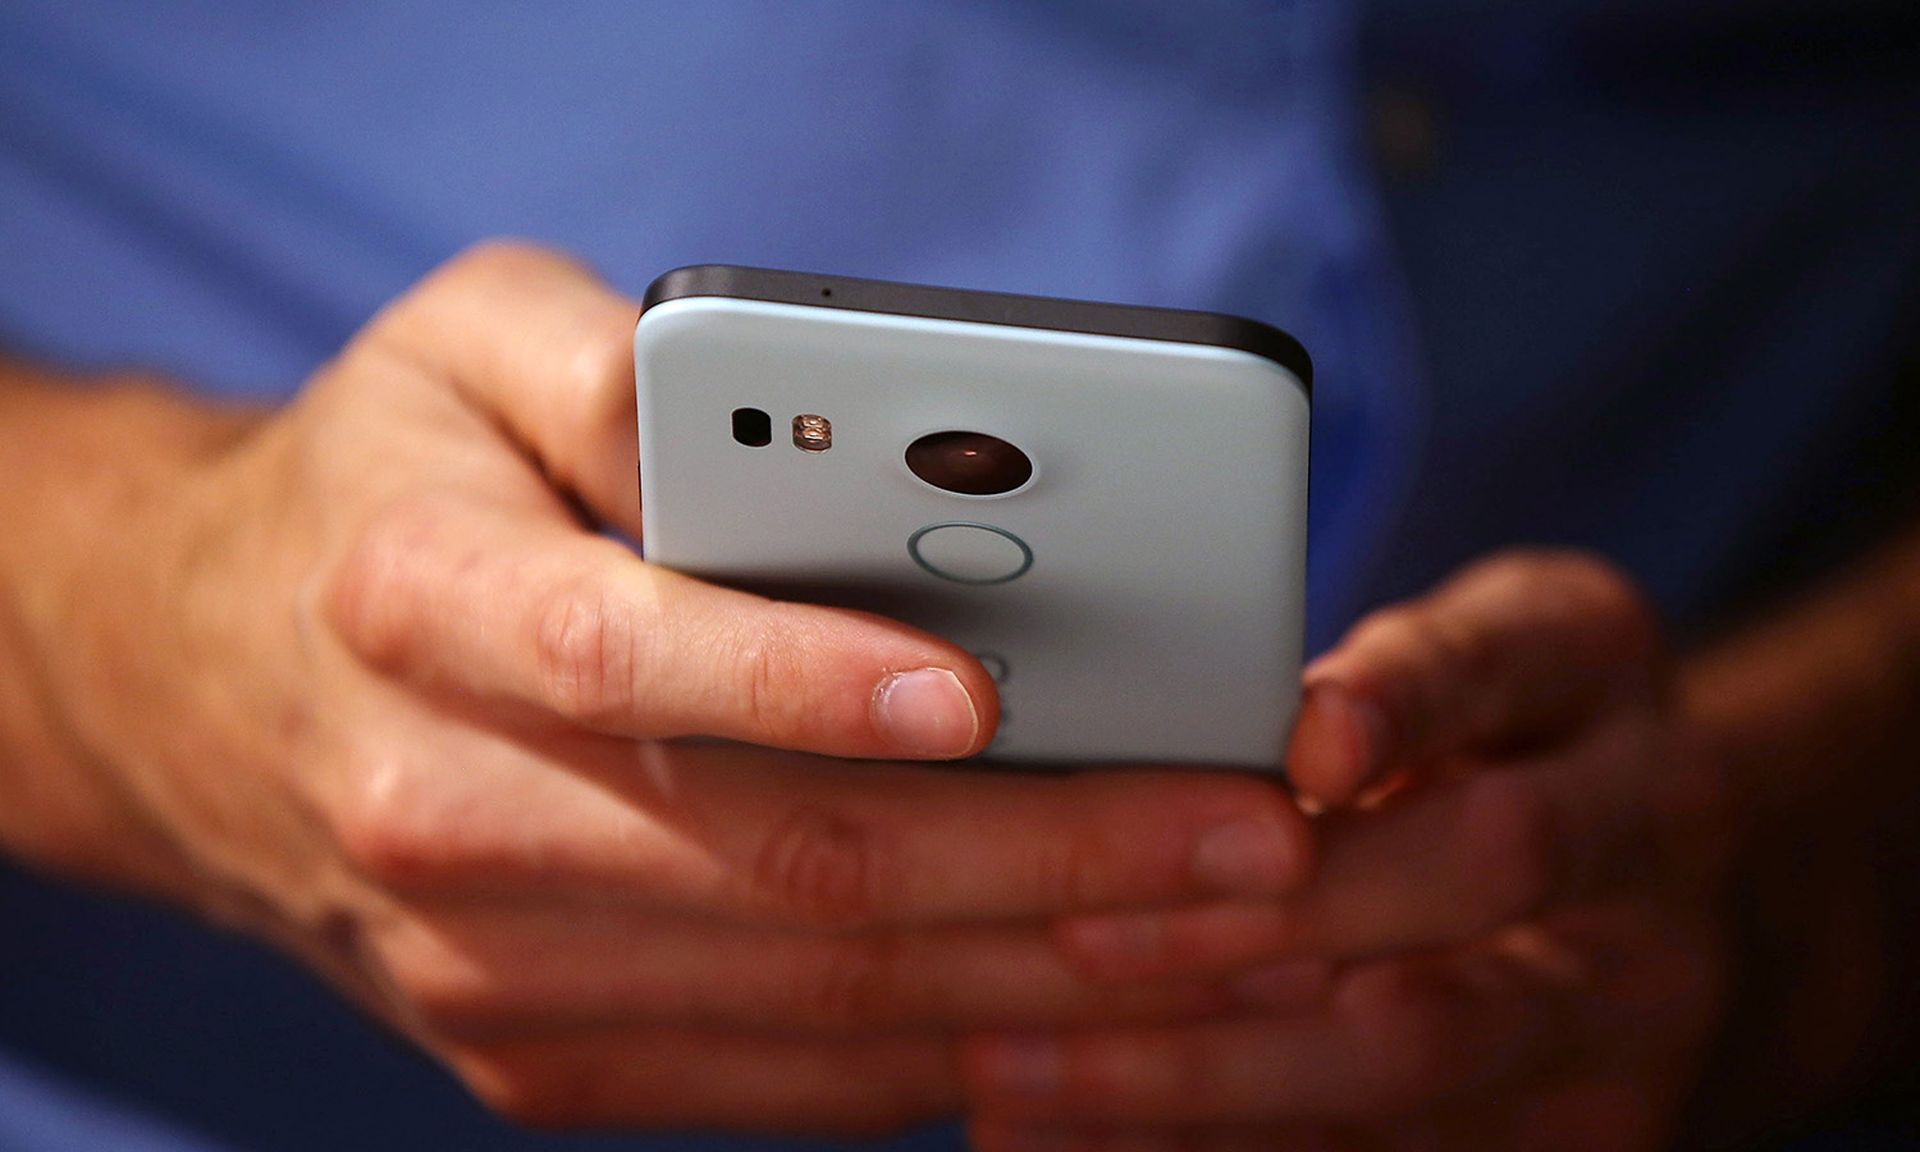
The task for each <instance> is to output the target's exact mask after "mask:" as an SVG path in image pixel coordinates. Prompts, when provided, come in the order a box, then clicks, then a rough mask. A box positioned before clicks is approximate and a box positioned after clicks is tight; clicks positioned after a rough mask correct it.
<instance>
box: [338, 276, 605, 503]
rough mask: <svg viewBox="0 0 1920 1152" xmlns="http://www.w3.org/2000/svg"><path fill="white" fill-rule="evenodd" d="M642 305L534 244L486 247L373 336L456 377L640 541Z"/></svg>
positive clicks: (547, 470) (544, 463) (406, 303)
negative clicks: (636, 378)
mask: <svg viewBox="0 0 1920 1152" xmlns="http://www.w3.org/2000/svg"><path fill="white" fill-rule="evenodd" d="M639 314H640V305H639V304H638V303H637V302H635V301H633V300H629V299H627V298H626V297H624V296H621V295H620V294H618V293H616V292H614V291H613V290H612V289H611V288H609V287H607V285H606V284H604V283H602V282H601V280H600V279H599V277H597V276H595V275H594V274H593V273H592V272H591V271H590V270H589V269H588V268H587V267H586V266H585V265H583V264H581V263H579V262H578V261H575V260H573V259H570V258H569V257H567V256H564V255H562V254H560V253H558V252H554V251H551V250H549V249H545V248H541V247H538V246H535V245H532V244H523V243H513V242H507V241H493V242H489V243H486V244H480V245H477V246H475V247H473V248H470V249H468V250H467V251H465V252H463V253H461V254H460V255H459V256H457V257H455V258H454V259H452V260H449V261H448V262H447V263H445V264H443V265H441V266H440V267H439V268H438V269H436V270H435V271H434V272H433V274H432V275H430V276H428V277H427V278H426V279H425V280H423V281H421V282H420V283H419V284H418V285H417V286H415V287H414V288H413V289H412V290H411V291H409V292H407V293H406V294H405V295H403V296H401V297H400V298H399V299H397V300H395V301H394V302H393V303H392V304H389V305H388V306H387V308H386V309H385V310H384V311H383V312H382V313H381V314H380V315H379V316H378V317H377V318H376V319H375V320H374V322H373V323H372V324H370V325H369V326H368V328H367V331H366V333H365V335H364V337H363V339H365V340H368V341H371V342H374V343H376V344H380V345H383V346H385V347H387V348H390V349H392V350H394V351H395V352H397V353H399V354H400V355H402V356H404V357H405V358H406V359H407V360H408V361H410V362H411V363H414V364H417V365H419V366H420V367H421V368H423V369H424V370H426V371H428V372H429V373H430V374H432V375H434V376H436V377H438V378H441V379H445V380H447V381H448V382H449V383H451V384H452V385H453V387H454V388H456V389H457V390H458V392H459V394H460V396H461V397H462V398H463V399H464V400H465V401H466V402H467V403H468V404H470V405H472V406H473V407H474V408H477V409H479V410H481V411H482V412H483V413H484V414H486V415H487V416H488V417H489V418H490V419H492V420H494V421H495V422H497V423H498V424H499V425H500V426H501V427H502V428H503V429H505V430H506V432H507V433H508V434H509V435H510V436H512V437H513V438H514V439H515V440H516V441H518V442H519V444H520V446H521V447H522V449H524V450H525V451H526V452H527V453H528V454H530V455H531V456H532V457H533V458H534V460H535V461H536V462H537V463H538V464H539V466H540V469H541V471H542V473H543V474H545V475H546V476H547V477H548V478H550V479H551V480H552V481H553V482H554V483H556V484H557V485H559V486H560V487H561V488H563V489H565V490H566V491H567V492H569V493H571V494H572V495H574V496H577V497H578V498H579V499H580V500H581V502H582V503H584V504H585V505H586V506H587V508H588V509H590V510H591V511H592V512H593V513H594V515H595V516H597V517H598V518H599V519H600V520H602V521H603V522H605V523H608V524H612V525H613V526H615V527H617V528H619V529H620V530H621V531H623V532H625V533H627V534H628V535H630V536H632V537H633V538H634V539H638V538H639V536H640V498H639V473H638V467H639V449H638V446H637V444H638V435H637V433H636V431H635V414H634V398H633V326H634V322H635V319H636V318H637V317H638V316H639Z"/></svg>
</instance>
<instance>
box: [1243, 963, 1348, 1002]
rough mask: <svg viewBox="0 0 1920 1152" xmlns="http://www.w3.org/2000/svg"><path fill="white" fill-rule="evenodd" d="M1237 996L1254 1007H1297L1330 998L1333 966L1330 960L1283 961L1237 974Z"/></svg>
mask: <svg viewBox="0 0 1920 1152" xmlns="http://www.w3.org/2000/svg"><path fill="white" fill-rule="evenodd" d="M1231 987H1232V990H1233V994H1234V996H1235V997H1236V998H1237V999H1238V1000H1239V1001H1240V1002H1241V1003H1242V1004H1245V1005H1247V1006H1249V1007H1252V1008H1265V1009H1269V1010H1276V1009H1278V1010H1295V1009H1301V1008H1311V1007H1313V1006H1314V1005H1316V1004H1321V1003H1324V1002H1325V1001H1326V998H1327V993H1328V992H1330V991H1331V990H1332V988H1333V965H1332V964H1331V963H1330V962H1328V961H1326V960H1281V961H1279V962H1277V963H1273V964H1268V965H1266V966H1265V967H1263V968H1255V969H1252V970H1251V971H1248V972H1243V973H1241V974H1240V975H1239V976H1237V977H1235V978H1234V980H1233V983H1232V985H1231Z"/></svg>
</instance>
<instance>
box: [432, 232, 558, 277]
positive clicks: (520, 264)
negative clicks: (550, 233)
mask: <svg viewBox="0 0 1920 1152" xmlns="http://www.w3.org/2000/svg"><path fill="white" fill-rule="evenodd" d="M581 267H582V266H581V265H580V263H579V262H578V261H576V260H574V259H573V258H572V257H570V256H567V255H565V254H564V253H561V252H558V251H555V250H554V249H552V248H546V247H543V246H541V245H539V244H535V243H532V242H531V241H527V240H519V239H515V238H513V237H509V236H495V237H489V238H487V239H485V240H480V241H476V242H475V243H473V244H470V245H468V246H467V247H465V248H463V249H461V250H460V251H459V252H457V253H455V254H454V255H453V256H452V257H450V258H448V260H447V261H446V262H445V263H443V264H441V265H440V266H439V267H438V268H436V269H435V270H434V271H433V272H432V273H430V274H429V275H428V277H427V279H426V280H425V281H423V282H422V284H421V288H422V289H436V288H448V287H456V288H464V287H466V286H469V285H490V284H494V283H500V282H507V283H511V282H514V281H517V280H523V279H525V278H527V277H528V276H529V275H530V274H538V273H542V272H547V271H550V270H552V269H554V268H564V269H568V270H577V269H579V268H581Z"/></svg>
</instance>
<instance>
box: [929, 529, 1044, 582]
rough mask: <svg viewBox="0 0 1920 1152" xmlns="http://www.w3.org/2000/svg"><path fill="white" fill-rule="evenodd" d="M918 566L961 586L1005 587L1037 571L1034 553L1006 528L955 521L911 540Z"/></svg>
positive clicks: (1024, 542)
mask: <svg viewBox="0 0 1920 1152" xmlns="http://www.w3.org/2000/svg"><path fill="white" fill-rule="evenodd" d="M907 551H908V552H909V553H911V554H912V556H913V559H914V562H915V563H917V564H919V565H920V567H922V568H925V569H926V570H927V571H929V572H931V573H933V574H934V575H935V576H938V577H940V578H941V579H943V580H952V581H954V582H956V583H959V584H1005V583H1006V582H1007V581H1009V580H1012V579H1014V578H1015V577H1018V576H1021V575H1023V574H1024V573H1025V572H1026V570H1027V569H1029V568H1031V567H1033V549H1031V548H1029V547H1027V544H1026V541H1024V540H1022V539H1020V537H1018V536H1015V535H1014V534H1013V533H1011V532H1009V531H1007V530H1006V529H1004V528H995V527H992V526H990V525H987V524H970V523H966V522H964V521H955V522H952V523H948V524H929V525H928V526H926V527H925V528H922V529H920V531H918V532H915V533H914V534H913V535H912V536H910V537H908V538H907Z"/></svg>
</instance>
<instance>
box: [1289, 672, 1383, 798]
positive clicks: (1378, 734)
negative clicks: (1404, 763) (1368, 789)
mask: <svg viewBox="0 0 1920 1152" xmlns="http://www.w3.org/2000/svg"><path fill="white" fill-rule="evenodd" d="M1308 698H1309V699H1310V700H1311V701H1312V702H1313V707H1314V710H1315V711H1316V712H1318V713H1319V714H1320V718H1321V720H1322V722H1323V723H1324V724H1325V725H1326V728H1327V733H1328V735H1329V736H1331V737H1332V739H1333V740H1334V741H1335V742H1336V743H1335V744H1334V746H1333V747H1332V748H1331V749H1329V752H1330V753H1331V754H1332V755H1333V756H1335V757H1337V758H1338V762H1339V763H1340V765H1341V767H1342V768H1343V769H1344V771H1343V772H1342V778H1343V779H1345V780H1348V781H1350V782H1351V784H1350V787H1352V788H1354V789H1359V788H1361V787H1364V786H1365V785H1367V784H1369V783H1371V782H1372V781H1373V780H1374V779H1375V778H1377V777H1378V776H1379V775H1380V773H1381V771H1382V770H1384V769H1385V767H1386V763H1387V759H1388V747H1387V742H1388V740H1389V738H1390V733H1389V731H1388V729H1387V714H1386V713H1385V712H1384V711H1382V710H1381V708H1380V705H1378V704H1376V703H1374V702H1373V701H1372V700H1369V699H1367V698H1366V697H1364V696H1360V695H1357V694H1356V693H1354V692H1353V691H1352V690H1350V689H1347V688H1344V687H1342V686H1340V685H1338V684H1322V685H1319V686H1317V687H1315V688H1312V689H1310V690H1309V694H1308Z"/></svg>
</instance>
